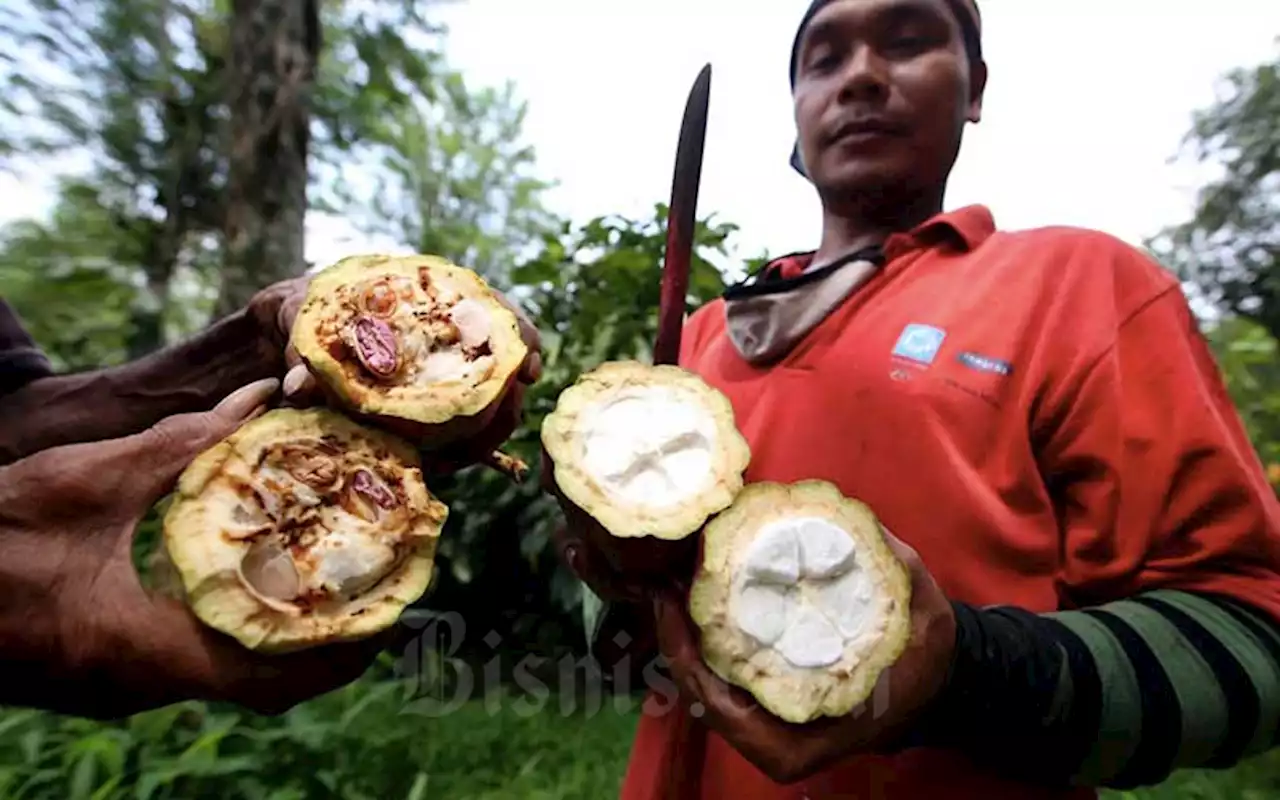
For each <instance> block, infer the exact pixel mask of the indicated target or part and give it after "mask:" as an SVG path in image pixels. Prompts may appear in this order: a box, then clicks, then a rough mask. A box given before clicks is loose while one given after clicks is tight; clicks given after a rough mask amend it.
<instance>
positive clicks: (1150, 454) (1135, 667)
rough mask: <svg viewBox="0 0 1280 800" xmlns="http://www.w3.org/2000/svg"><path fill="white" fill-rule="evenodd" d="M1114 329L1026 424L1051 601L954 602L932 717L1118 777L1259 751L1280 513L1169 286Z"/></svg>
mask: <svg viewBox="0 0 1280 800" xmlns="http://www.w3.org/2000/svg"><path fill="white" fill-rule="evenodd" d="M1100 311H1101V310H1100ZM1114 330H1115V336H1114V341H1113V343H1112V344H1111V345H1110V346H1109V347H1107V348H1105V350H1104V351H1103V352H1102V353H1101V355H1099V356H1096V357H1094V358H1093V360H1092V362H1091V363H1090V362H1084V363H1082V364H1081V366H1080V367H1079V369H1078V371H1077V372H1076V375H1078V376H1079V377H1078V378H1076V379H1073V380H1071V381H1069V382H1063V383H1062V384H1060V385H1066V386H1069V389H1067V390H1058V391H1054V390H1052V389H1050V390H1048V391H1046V396H1045V399H1044V402H1043V405H1042V414H1041V415H1040V416H1038V419H1039V420H1040V422H1041V424H1040V426H1039V429H1038V430H1035V431H1033V434H1034V435H1035V436H1036V438H1037V444H1038V452H1039V453H1040V458H1041V469H1042V471H1043V474H1044V475H1045V476H1046V481H1047V483H1048V484H1049V487H1050V491H1051V493H1052V494H1053V497H1054V500H1055V505H1056V507H1057V508H1058V509H1059V516H1060V519H1061V530H1062V544H1061V547H1062V556H1061V567H1060V574H1059V581H1058V583H1059V590H1060V595H1061V597H1062V599H1063V610H1061V611H1058V612H1056V613H1053V614H1043V615H1033V614H1030V613H1029V612H1023V611H1020V610H1017V609H1010V608H999V609H984V610H973V609H965V610H963V611H962V613H959V614H958V616H959V617H960V618H961V620H962V621H963V622H965V624H964V625H962V626H961V628H962V634H963V635H962V636H961V639H962V640H968V641H969V643H970V644H969V645H968V646H966V647H965V648H962V649H963V650H967V651H970V655H968V656H965V655H964V654H963V653H962V655H961V657H960V658H959V659H958V661H957V664H958V666H957V667H953V669H956V670H957V672H958V673H959V674H958V675H956V676H955V678H954V684H955V686H956V690H955V692H954V696H953V698H952V702H951V705H953V706H955V707H956V708H957V709H963V711H962V712H960V713H952V714H949V715H947V716H949V717H952V718H953V719H961V718H963V719H969V720H973V719H975V718H985V719H986V720H988V722H990V723H991V726H992V730H991V731H990V733H989V734H988V735H984V736H974V735H973V734H972V733H970V739H972V740H973V744H972V746H977V742H978V741H980V740H983V739H986V740H988V744H991V745H994V744H997V743H998V744H999V745H1000V749H1001V750H1002V752H1003V754H1004V755H1008V754H1009V753H1010V751H1011V750H1016V751H1018V752H1019V754H1020V755H1019V757H1018V759H1017V760H1020V761H1021V762H1022V763H1023V764H1024V765H1026V766H1035V767H1036V768H1038V769H1040V770H1043V773H1044V775H1045V777H1046V778H1047V776H1048V775H1056V776H1059V777H1061V778H1062V779H1064V780H1067V781H1069V782H1072V783H1083V784H1088V785H1094V786H1111V787H1116V788H1123V787H1133V786H1140V785H1150V784H1153V783H1157V782H1159V781H1161V780H1163V779H1164V778H1165V777H1167V776H1168V775H1169V773H1170V772H1172V771H1173V770H1175V769H1179V768H1186V767H1206V766H1208V767H1226V766H1230V765H1232V764H1234V763H1235V762H1236V761H1238V760H1239V759H1240V758H1242V757H1244V756H1246V755H1249V754H1252V753H1256V752H1260V751H1261V750H1264V749H1267V748H1269V747H1271V746H1273V744H1274V742H1273V735H1274V731H1275V730H1276V725H1277V722H1280V647H1278V646H1277V645H1278V643H1280V639H1278V637H1277V634H1278V633H1280V547H1278V537H1277V533H1278V531H1280V509H1278V504H1277V498H1276V495H1275V492H1274V490H1273V489H1272V488H1271V486H1270V485H1269V484H1268V482H1267V480H1266V476H1265V471H1264V469H1263V466H1262V464H1261V462H1260V460H1259V458H1258V456H1257V454H1256V453H1255V451H1254V449H1253V447H1252V445H1251V443H1250V441H1249V438H1248V435H1247V433H1246V431H1245V428H1244V426H1243V423H1242V422H1241V420H1240V417H1239V415H1238V413H1237V411H1236V409H1235V406H1234V404H1233V402H1232V400H1231V398H1230V396H1229V394H1228V393H1227V390H1226V387H1225V384H1224V382H1223V380H1222V377H1221V373H1220V372H1219V369H1218V366H1217V363H1216V361H1215V359H1214V357H1213V355H1212V352H1211V351H1210V349H1209V347H1208V344H1207V343H1206V341H1205V339H1204V337H1203V335H1202V334H1201V333H1200V330H1199V328H1198V326H1197V324H1196V320H1195V318H1194V316H1193V315H1192V313H1191V311H1190V308H1189V306H1188V304H1187V302H1186V300H1185V298H1184V297H1183V294H1182V292H1181V290H1180V287H1178V286H1177V285H1176V284H1172V283H1170V285H1169V286H1168V288H1166V289H1164V290H1162V291H1158V292H1154V293H1152V294H1150V295H1149V296H1148V299H1146V300H1144V301H1142V302H1139V303H1137V304H1136V306H1135V307H1134V308H1133V309H1132V310H1130V311H1129V312H1127V313H1126V315H1125V316H1124V318H1123V319H1121V320H1120V322H1119V324H1118V325H1117V326H1116V327H1115V328H1114ZM993 654H994V655H993ZM1015 665H1016V668H1015ZM1033 677H1034V678H1035V679H1034V680H1033V679H1032V678H1033ZM1002 687H1003V688H1002ZM1014 687H1016V688H1014ZM1037 687H1038V688H1037ZM1002 693H1003V694H1005V695H1007V697H1006V698H1005V700H1007V701H1008V702H1005V701H1001V704H1002V706H1001V707H1002V708H1003V711H1002V710H1000V709H998V708H996V707H993V706H991V703H992V702H994V701H992V700H991V699H990V697H991V695H992V694H1002ZM984 698H985V699H984ZM997 722H998V723H999V724H997ZM947 727H948V728H949V729H951V730H952V731H953V732H954V731H957V730H959V728H956V727H954V726H947ZM996 729H999V730H996ZM970 730H971V731H972V723H970ZM951 739H952V740H953V741H954V740H955V737H951ZM1033 745H1034V747H1033ZM984 749H987V750H991V751H993V752H994V748H992V747H987V748H984ZM1037 753H1038V754H1039V755H1037ZM1048 753H1052V754H1053V755H1052V758H1050V756H1049V755H1046V754H1048ZM1051 762H1052V763H1051Z"/></svg>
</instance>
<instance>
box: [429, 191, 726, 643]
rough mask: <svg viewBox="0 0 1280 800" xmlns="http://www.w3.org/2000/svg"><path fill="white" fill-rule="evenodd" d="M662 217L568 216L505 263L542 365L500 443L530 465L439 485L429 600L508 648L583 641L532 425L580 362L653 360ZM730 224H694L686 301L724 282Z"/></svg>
mask: <svg viewBox="0 0 1280 800" xmlns="http://www.w3.org/2000/svg"><path fill="white" fill-rule="evenodd" d="M665 220H666V209H665V207H663V206H657V207H656V209H655V214H654V217H653V218H652V219H648V220H631V219H625V218H622V217H602V218H599V219H595V220H591V221H590V222H587V223H586V224H584V225H581V226H578V227H574V226H571V225H568V224H566V225H565V226H564V228H563V229H562V230H561V232H560V235H551V234H548V235H546V237H545V238H544V240H543V242H542V245H541V249H540V250H539V251H538V252H537V253H536V254H535V255H534V256H533V257H532V258H530V259H529V260H527V261H525V262H523V263H522V264H520V265H519V266H517V267H516V268H515V269H514V270H512V272H511V280H512V281H513V282H514V284H513V287H512V288H511V290H510V293H511V295H512V297H513V298H516V299H518V300H519V302H521V303H522V304H523V305H524V306H525V308H526V309H527V311H528V312H529V315H530V318H531V319H532V320H533V321H534V322H535V324H536V325H537V326H538V329H539V331H540V333H541V336H542V348H543V352H542V362H543V372H542V378H541V379H540V380H539V382H538V383H537V384H536V385H535V386H533V387H531V388H530V390H529V392H528V394H526V396H525V412H524V423H523V424H522V425H521V427H520V428H519V430H518V431H517V432H516V434H515V435H514V436H513V437H512V438H511V440H510V441H509V442H508V444H507V445H506V446H505V448H504V449H506V450H507V451H508V452H510V453H512V454H513V455H518V456H519V457H521V458H523V459H524V460H525V461H526V463H528V464H529V465H530V466H531V467H532V471H531V474H530V476H529V478H528V479H526V480H525V482H524V483H523V484H522V485H519V486H516V485H513V484H511V483H510V482H509V481H507V480H505V479H503V478H502V477H500V476H498V475H496V474H494V473H493V472H492V470H488V469H483V468H477V469H472V470H468V471H466V472H464V473H461V474H459V475H458V476H457V477H456V478H454V479H453V480H452V481H449V482H447V483H444V484H442V485H441V486H440V487H439V488H440V492H441V495H442V497H443V498H444V499H445V501H446V502H447V503H449V506H450V508H451V509H452V511H451V514H450V518H449V523H448V525H447V526H446V530H445V535H444V536H443V537H442V540H441V544H440V551H439V552H440V563H441V565H442V572H443V573H444V574H443V577H442V580H441V583H440V587H439V588H438V590H437V591H436V593H435V594H433V595H432V596H431V598H430V603H431V605H432V607H433V608H438V609H446V610H458V611H461V612H463V613H465V614H466V617H467V620H468V623H469V624H470V625H472V626H473V628H475V629H483V630H484V631H488V630H496V631H497V632H499V633H500V635H502V636H503V637H504V638H508V639H510V640H511V641H512V644H513V646H515V643H516V642H519V643H520V645H519V646H521V647H528V648H531V649H534V650H540V649H542V648H546V647H549V646H550V645H551V643H552V642H557V643H559V646H561V647H563V646H565V645H564V643H565V642H574V643H580V642H581V636H580V635H579V634H578V632H579V630H580V622H579V621H578V617H577V616H575V612H576V611H577V607H578V603H579V601H580V596H579V588H578V584H577V582H576V581H575V580H574V579H573V578H572V577H571V576H570V575H569V574H568V573H567V572H566V571H565V570H563V569H562V568H561V566H560V564H559V561H558V559H557V557H556V555H555V553H554V552H552V550H551V548H550V547H549V542H550V538H551V534H552V532H553V531H554V529H555V526H556V525H559V524H561V517H560V513H559V509H558V508H557V507H556V505H555V503H554V501H553V500H551V498H550V497H548V496H547V495H546V494H544V493H543V492H542V491H541V489H540V488H539V478H540V469H541V456H540V454H541V444H540V440H539V436H538V432H539V430H540V429H541V427H542V420H543V419H544V418H545V417H546V415H547V414H548V413H550V412H551V410H552V409H553V408H554V407H555V401H556V398H557V397H558V396H559V395H560V393H561V392H562V391H563V390H564V389H565V388H567V387H568V385H569V384H570V383H572V382H573V381H574V380H576V379H577V377H578V376H579V375H580V374H581V373H582V372H584V371H585V370H588V369H591V368H592V367H594V366H596V365H598V364H600V363H601V362H603V361H612V360H617V359H625V358H638V359H642V360H648V359H650V358H651V354H650V347H651V346H652V345H651V343H652V341H653V338H654V335H655V333H656V317H657V308H658V290H659V286H660V283H661V280H660V279H661V269H662V256H663V251H664V248H665V230H666V228H665ZM734 230H735V227H734V226H733V225H731V224H728V223H714V222H713V221H712V220H710V219H707V220H703V221H701V222H700V223H699V224H698V226H697V227H696V230H695V236H694V241H695V257H694V263H693V266H692V270H691V275H690V281H689V298H688V307H689V308H690V309H693V308H695V307H697V306H699V305H701V304H702V303H704V302H706V301H707V300H709V299H711V298H712V297H714V296H716V295H717V294H719V293H720V291H721V290H722V289H723V286H724V283H723V279H722V277H721V275H720V273H719V272H718V271H717V270H716V268H715V267H714V266H712V263H711V261H710V258H712V257H714V256H715V255H717V254H719V255H724V254H726V253H727V246H728V239H729V237H730V236H731V235H732V233H733V232H734ZM621 298H625V300H624V301H622V302H620V299H621Z"/></svg>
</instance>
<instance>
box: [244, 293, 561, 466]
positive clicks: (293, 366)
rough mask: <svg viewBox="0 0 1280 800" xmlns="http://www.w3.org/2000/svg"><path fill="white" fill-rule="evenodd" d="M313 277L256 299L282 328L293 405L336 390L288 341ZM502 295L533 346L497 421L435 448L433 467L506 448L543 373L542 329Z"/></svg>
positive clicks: (323, 399) (323, 398)
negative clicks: (530, 388)
mask: <svg viewBox="0 0 1280 800" xmlns="http://www.w3.org/2000/svg"><path fill="white" fill-rule="evenodd" d="M308 281H309V278H306V277H303V278H297V279H294V280H292V281H285V282H284V283H281V284H276V285H275V286H271V287H268V288H267V289H264V290H263V291H262V293H260V295H259V298H255V301H256V302H258V303H259V308H260V312H259V316H260V318H261V319H262V320H263V321H264V325H265V326H266V329H267V330H272V329H273V328H272V326H273V325H274V326H277V327H276V329H278V330H279V331H283V336H284V339H283V340H282V341H283V342H287V345H286V346H285V362H286V364H287V365H288V367H289V371H288V373H287V374H286V375H285V377H284V396H285V399H286V400H287V401H288V402H289V404H290V405H295V406H308V405H316V404H320V403H331V402H332V394H331V393H330V392H327V391H326V390H325V387H324V386H323V384H322V383H321V382H320V381H319V380H317V379H316V377H315V375H313V374H312V373H311V371H310V370H309V369H308V368H307V365H306V364H305V363H304V362H303V360H302V357H301V356H299V355H298V350H297V348H296V347H295V346H294V345H293V343H292V342H291V341H289V335H290V332H291V331H292V330H293V321H294V319H295V318H296V317H297V315H298V310H299V309H300V308H301V307H302V301H303V300H304V299H305V297H306V290H307V282H308ZM497 296H498V299H499V300H500V301H501V302H502V304H503V305H505V306H506V307H507V308H509V309H511V311H512V312H513V313H515V315H516V320H517V321H518V323H519V325H520V337H521V338H522V339H523V340H524V343H525V345H526V346H527V347H528V348H529V353H528V355H526V356H525V359H524V361H523V362H522V363H521V364H520V370H519V372H518V373H517V375H516V381H515V383H514V385H513V386H512V387H511V389H510V390H509V391H508V392H507V394H506V396H505V397H503V398H502V403H501V405H500V406H499V407H498V410H497V412H496V413H495V414H494V417H493V421H492V422H491V423H490V424H489V425H488V427H486V428H485V429H484V430H483V431H481V433H480V434H479V435H477V436H475V437H473V438H472V439H469V440H468V441H465V442H460V443H458V444H457V445H453V446H450V447H448V448H447V449H445V450H441V451H437V452H433V453H432V455H431V457H430V458H429V459H425V461H426V462H427V466H428V467H429V468H430V469H432V470H434V471H441V472H452V471H454V470H457V469H461V468H462V467H466V466H469V465H471V464H475V463H478V462H479V461H481V460H483V459H484V458H486V457H488V456H489V455H490V454H492V453H493V451H494V450H496V449H498V448H499V447H501V446H502V443H503V442H505V441H507V440H508V439H510V438H511V435H512V434H513V433H515V430H516V428H518V427H519V426H520V422H521V421H522V420H523V418H524V391H525V387H526V386H530V385H532V384H534V383H536V382H537V380H538V378H540V377H541V376H542V342H541V338H540V337H539V336H538V329H537V328H536V327H535V326H534V324H533V323H532V322H531V321H530V320H529V317H528V316H527V315H526V314H525V313H524V311H523V310H522V309H521V308H520V307H519V306H517V305H516V304H514V303H512V302H511V301H510V300H508V299H507V298H506V297H505V296H503V295H502V294H498V295H497Z"/></svg>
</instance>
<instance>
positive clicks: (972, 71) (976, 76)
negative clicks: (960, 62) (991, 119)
mask: <svg viewBox="0 0 1280 800" xmlns="http://www.w3.org/2000/svg"><path fill="white" fill-rule="evenodd" d="M986 91H987V62H985V61H978V62H976V63H974V64H973V65H972V66H971V67H970V68H969V115H968V119H969V121H970V122H974V123H977V122H981V121H982V96H983V94H984V93H985V92H986Z"/></svg>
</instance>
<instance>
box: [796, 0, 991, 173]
mask: <svg viewBox="0 0 1280 800" xmlns="http://www.w3.org/2000/svg"><path fill="white" fill-rule="evenodd" d="M832 2H834V0H813V2H811V3H809V8H808V9H806V10H805V12H804V16H803V17H801V18H800V24H799V25H798V26H797V27H796V36H795V39H794V40H792V42H791V64H790V70H791V88H792V89H795V87H796V60H797V59H798V58H799V56H800V39H801V37H802V36H803V35H804V30H805V28H807V27H809V23H810V22H811V21H812V20H813V18H814V16H815V15H816V14H817V13H818V12H819V11H821V10H822V9H823V8H825V7H826V6H827V5H829V4H831V3H832ZM946 3H947V6H948V7H949V8H950V9H951V12H952V13H953V14H955V15H956V20H957V21H959V23H960V35H961V36H962V37H963V38H964V51H965V55H966V56H967V57H968V59H969V63H970V65H973V64H979V63H981V62H982V30H981V17H980V16H979V14H978V3H977V0H946ZM791 167H792V168H793V169H794V170H795V171H796V172H799V173H800V174H801V175H804V176H805V177H806V178H807V177H809V176H808V174H807V173H806V172H805V171H804V164H803V163H801V161H800V142H799V141H797V142H796V143H795V144H794V145H792V147H791Z"/></svg>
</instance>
